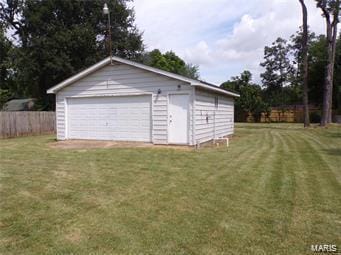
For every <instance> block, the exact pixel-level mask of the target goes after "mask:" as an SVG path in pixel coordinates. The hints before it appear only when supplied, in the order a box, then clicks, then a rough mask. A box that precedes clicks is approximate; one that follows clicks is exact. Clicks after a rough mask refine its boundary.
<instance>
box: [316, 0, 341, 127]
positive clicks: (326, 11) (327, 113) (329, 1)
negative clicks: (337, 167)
mask: <svg viewBox="0 0 341 255" xmlns="http://www.w3.org/2000/svg"><path fill="white" fill-rule="evenodd" d="M316 2H317V7H318V8H320V9H321V10H322V13H323V16H324V18H325V21H326V27H327V31H326V38H327V52H328V64H327V71H326V76H325V84H324V93H323V109H322V118H321V126H326V125H327V124H328V123H331V122H332V104H333V102H332V100H333V76H334V62H335V52H336V38H337V25H338V23H339V14H340V7H341V6H340V0H316Z"/></svg>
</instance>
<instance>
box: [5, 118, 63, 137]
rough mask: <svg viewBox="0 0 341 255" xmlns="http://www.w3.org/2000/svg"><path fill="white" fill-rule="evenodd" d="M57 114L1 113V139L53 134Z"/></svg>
mask: <svg viewBox="0 0 341 255" xmlns="http://www.w3.org/2000/svg"><path fill="white" fill-rule="evenodd" d="M55 131H56V114H55V112H0V138H9V137H17V136H28V135H40V134H52V133H55Z"/></svg>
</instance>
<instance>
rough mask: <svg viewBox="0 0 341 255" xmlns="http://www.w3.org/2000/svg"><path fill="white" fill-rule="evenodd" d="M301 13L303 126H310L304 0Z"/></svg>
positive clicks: (306, 15)
mask: <svg viewBox="0 0 341 255" xmlns="http://www.w3.org/2000/svg"><path fill="white" fill-rule="evenodd" d="M299 1H300V3H301V6H302V14H303V36H302V69H301V70H302V73H303V105H304V127H309V126H310V119H309V100H308V11H307V7H306V5H305V3H304V0H299Z"/></svg>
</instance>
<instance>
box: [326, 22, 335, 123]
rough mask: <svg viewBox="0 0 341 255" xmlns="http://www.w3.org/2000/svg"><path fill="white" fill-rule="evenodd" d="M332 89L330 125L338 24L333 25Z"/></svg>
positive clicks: (330, 120) (329, 114) (330, 107)
mask: <svg viewBox="0 0 341 255" xmlns="http://www.w3.org/2000/svg"><path fill="white" fill-rule="evenodd" d="M332 34H333V35H332V63H333V65H332V78H331V79H332V87H331V91H330V96H329V113H328V123H332V113H333V85H334V69H335V54H336V39H337V22H335V21H334V22H333V24H332Z"/></svg>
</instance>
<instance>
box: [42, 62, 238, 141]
mask: <svg viewBox="0 0 341 255" xmlns="http://www.w3.org/2000/svg"><path fill="white" fill-rule="evenodd" d="M47 92H48V93H50V94H56V123H57V139H58V140H66V139H95V140H115V141H141V142H151V143H154V144H187V145H196V144H198V143H202V142H205V141H209V140H212V139H215V138H221V137H224V136H227V135H231V134H232V133H233V128H234V97H238V96H239V95H237V94H235V93H232V92H229V91H226V90H222V89H220V88H218V87H216V86H213V85H211V84H208V83H206V82H202V81H198V80H192V79H189V78H186V77H184V76H181V75H176V74H173V73H170V72H166V71H162V70H159V69H157V68H152V67H149V66H146V65H143V64H139V63H136V62H132V61H129V60H125V59H122V58H118V57H113V58H112V62H111V61H110V58H106V59H104V60H103V61H101V62H99V63H97V64H95V65H93V66H91V67H90V68H88V69H86V70H84V71H82V72H80V73H78V74H77V75H75V76H73V77H71V78H69V79H67V80H65V81H63V82H61V83H60V84H58V85H56V86H54V87H52V88H51V89H49V90H48V91H47Z"/></svg>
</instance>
